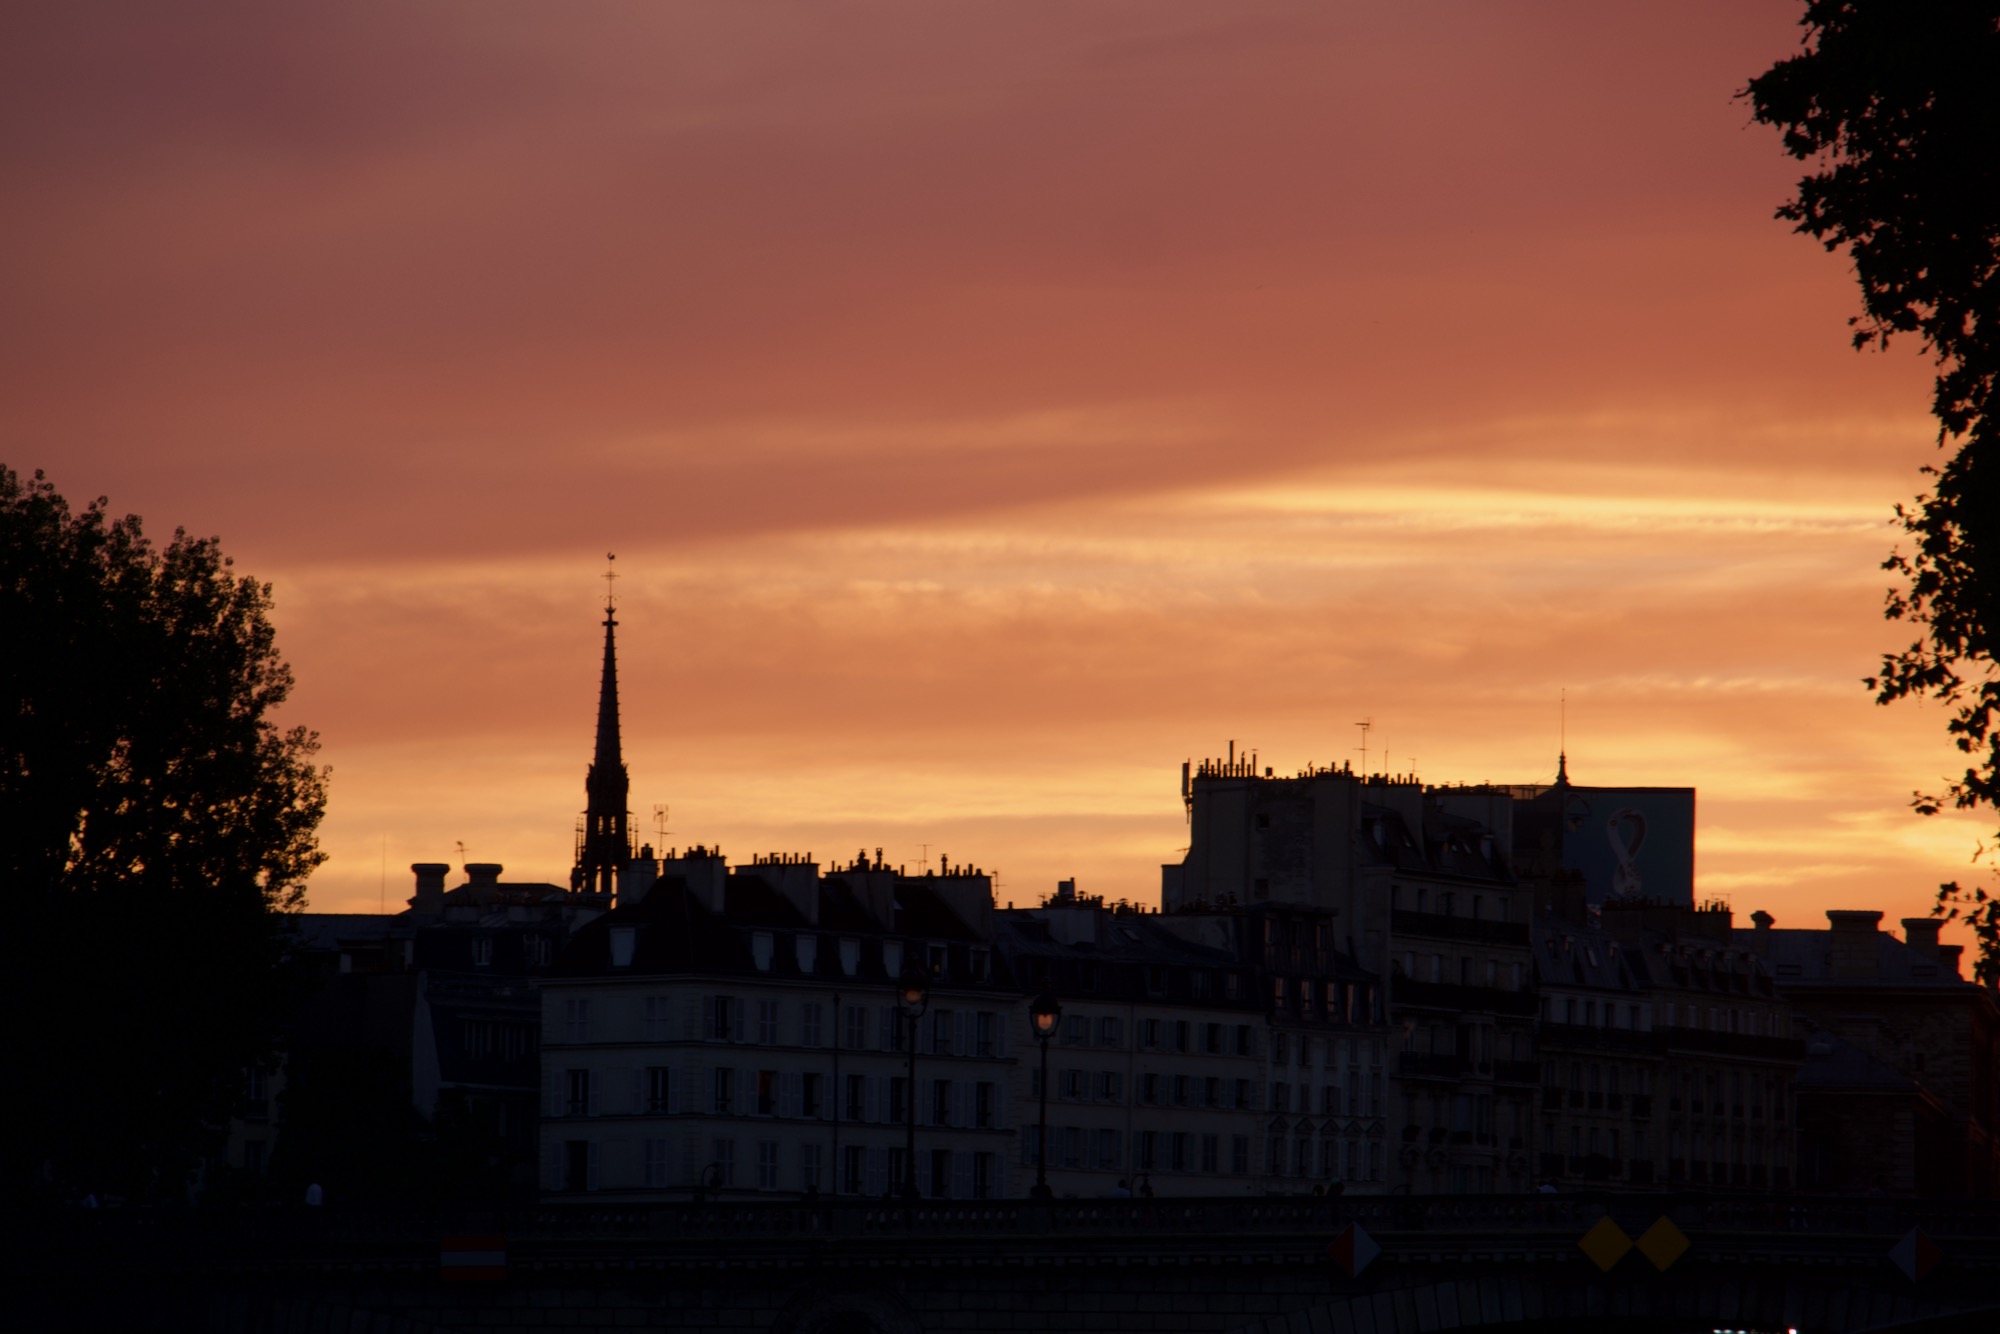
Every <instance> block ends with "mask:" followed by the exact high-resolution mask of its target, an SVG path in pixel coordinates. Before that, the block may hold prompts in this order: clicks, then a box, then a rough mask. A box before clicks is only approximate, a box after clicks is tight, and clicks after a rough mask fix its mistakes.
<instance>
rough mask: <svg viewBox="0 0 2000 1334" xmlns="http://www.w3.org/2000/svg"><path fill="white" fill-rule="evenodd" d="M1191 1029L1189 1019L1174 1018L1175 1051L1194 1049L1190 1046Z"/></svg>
mask: <svg viewBox="0 0 2000 1334" xmlns="http://www.w3.org/2000/svg"><path fill="white" fill-rule="evenodd" d="M1189 1030H1190V1026H1189V1024H1188V1021H1187V1020H1185V1019H1176V1020H1174V1027H1173V1035H1174V1050H1175V1051H1190V1050H1192V1048H1191V1047H1190V1046H1189V1042H1188V1038H1189Z"/></svg>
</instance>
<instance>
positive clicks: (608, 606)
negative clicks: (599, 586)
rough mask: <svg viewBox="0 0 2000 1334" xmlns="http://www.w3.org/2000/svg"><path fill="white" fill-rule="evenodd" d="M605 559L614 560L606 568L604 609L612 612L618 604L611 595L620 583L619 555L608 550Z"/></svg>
mask: <svg viewBox="0 0 2000 1334" xmlns="http://www.w3.org/2000/svg"><path fill="white" fill-rule="evenodd" d="M604 559H605V560H607V561H610V562H612V564H610V565H608V566H606V567H605V570H604V610H605V611H607V612H610V611H613V610H615V609H616V608H617V605H618V604H617V603H616V602H615V601H614V600H613V598H612V596H611V595H612V593H613V592H614V591H615V590H616V588H617V585H618V568H617V560H618V555H617V553H616V552H611V551H607V552H605V553H604Z"/></svg>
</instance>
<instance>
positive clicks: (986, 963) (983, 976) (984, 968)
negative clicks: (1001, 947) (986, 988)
mask: <svg viewBox="0 0 2000 1334" xmlns="http://www.w3.org/2000/svg"><path fill="white" fill-rule="evenodd" d="M971 964H972V980H973V981H975V982H991V981H992V980H993V953H992V951H991V950H986V949H975V950H973V951H972V952H971Z"/></svg>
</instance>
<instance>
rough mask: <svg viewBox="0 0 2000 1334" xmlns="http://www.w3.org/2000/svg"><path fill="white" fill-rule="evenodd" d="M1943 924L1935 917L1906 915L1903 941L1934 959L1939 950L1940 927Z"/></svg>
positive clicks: (1919, 952) (1923, 954)
mask: <svg viewBox="0 0 2000 1334" xmlns="http://www.w3.org/2000/svg"><path fill="white" fill-rule="evenodd" d="M1943 925H1944V923H1943V922H1941V921H1939V920H1938V919H1937V918H1935V917H1905V918H1904V919H1903V943H1904V944H1905V945H1908V946H1909V947H1910V948H1911V949H1912V950H1914V951H1916V952H1917V953H1918V954H1921V955H1922V956H1923V957H1924V958H1926V959H1934V958H1936V957H1937V952H1938V928H1939V927H1941V926H1943Z"/></svg>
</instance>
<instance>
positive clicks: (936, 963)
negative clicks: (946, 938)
mask: <svg viewBox="0 0 2000 1334" xmlns="http://www.w3.org/2000/svg"><path fill="white" fill-rule="evenodd" d="M950 959H951V951H950V950H949V949H948V948H946V947H945V946H943V945H932V946H931V947H930V948H929V949H928V950H927V951H925V964H926V966H927V967H928V968H929V969H930V974H931V976H932V977H944V976H946V975H947V973H948V972H949V971H950V969H949V968H948V967H947V965H948V964H949V962H950Z"/></svg>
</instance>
